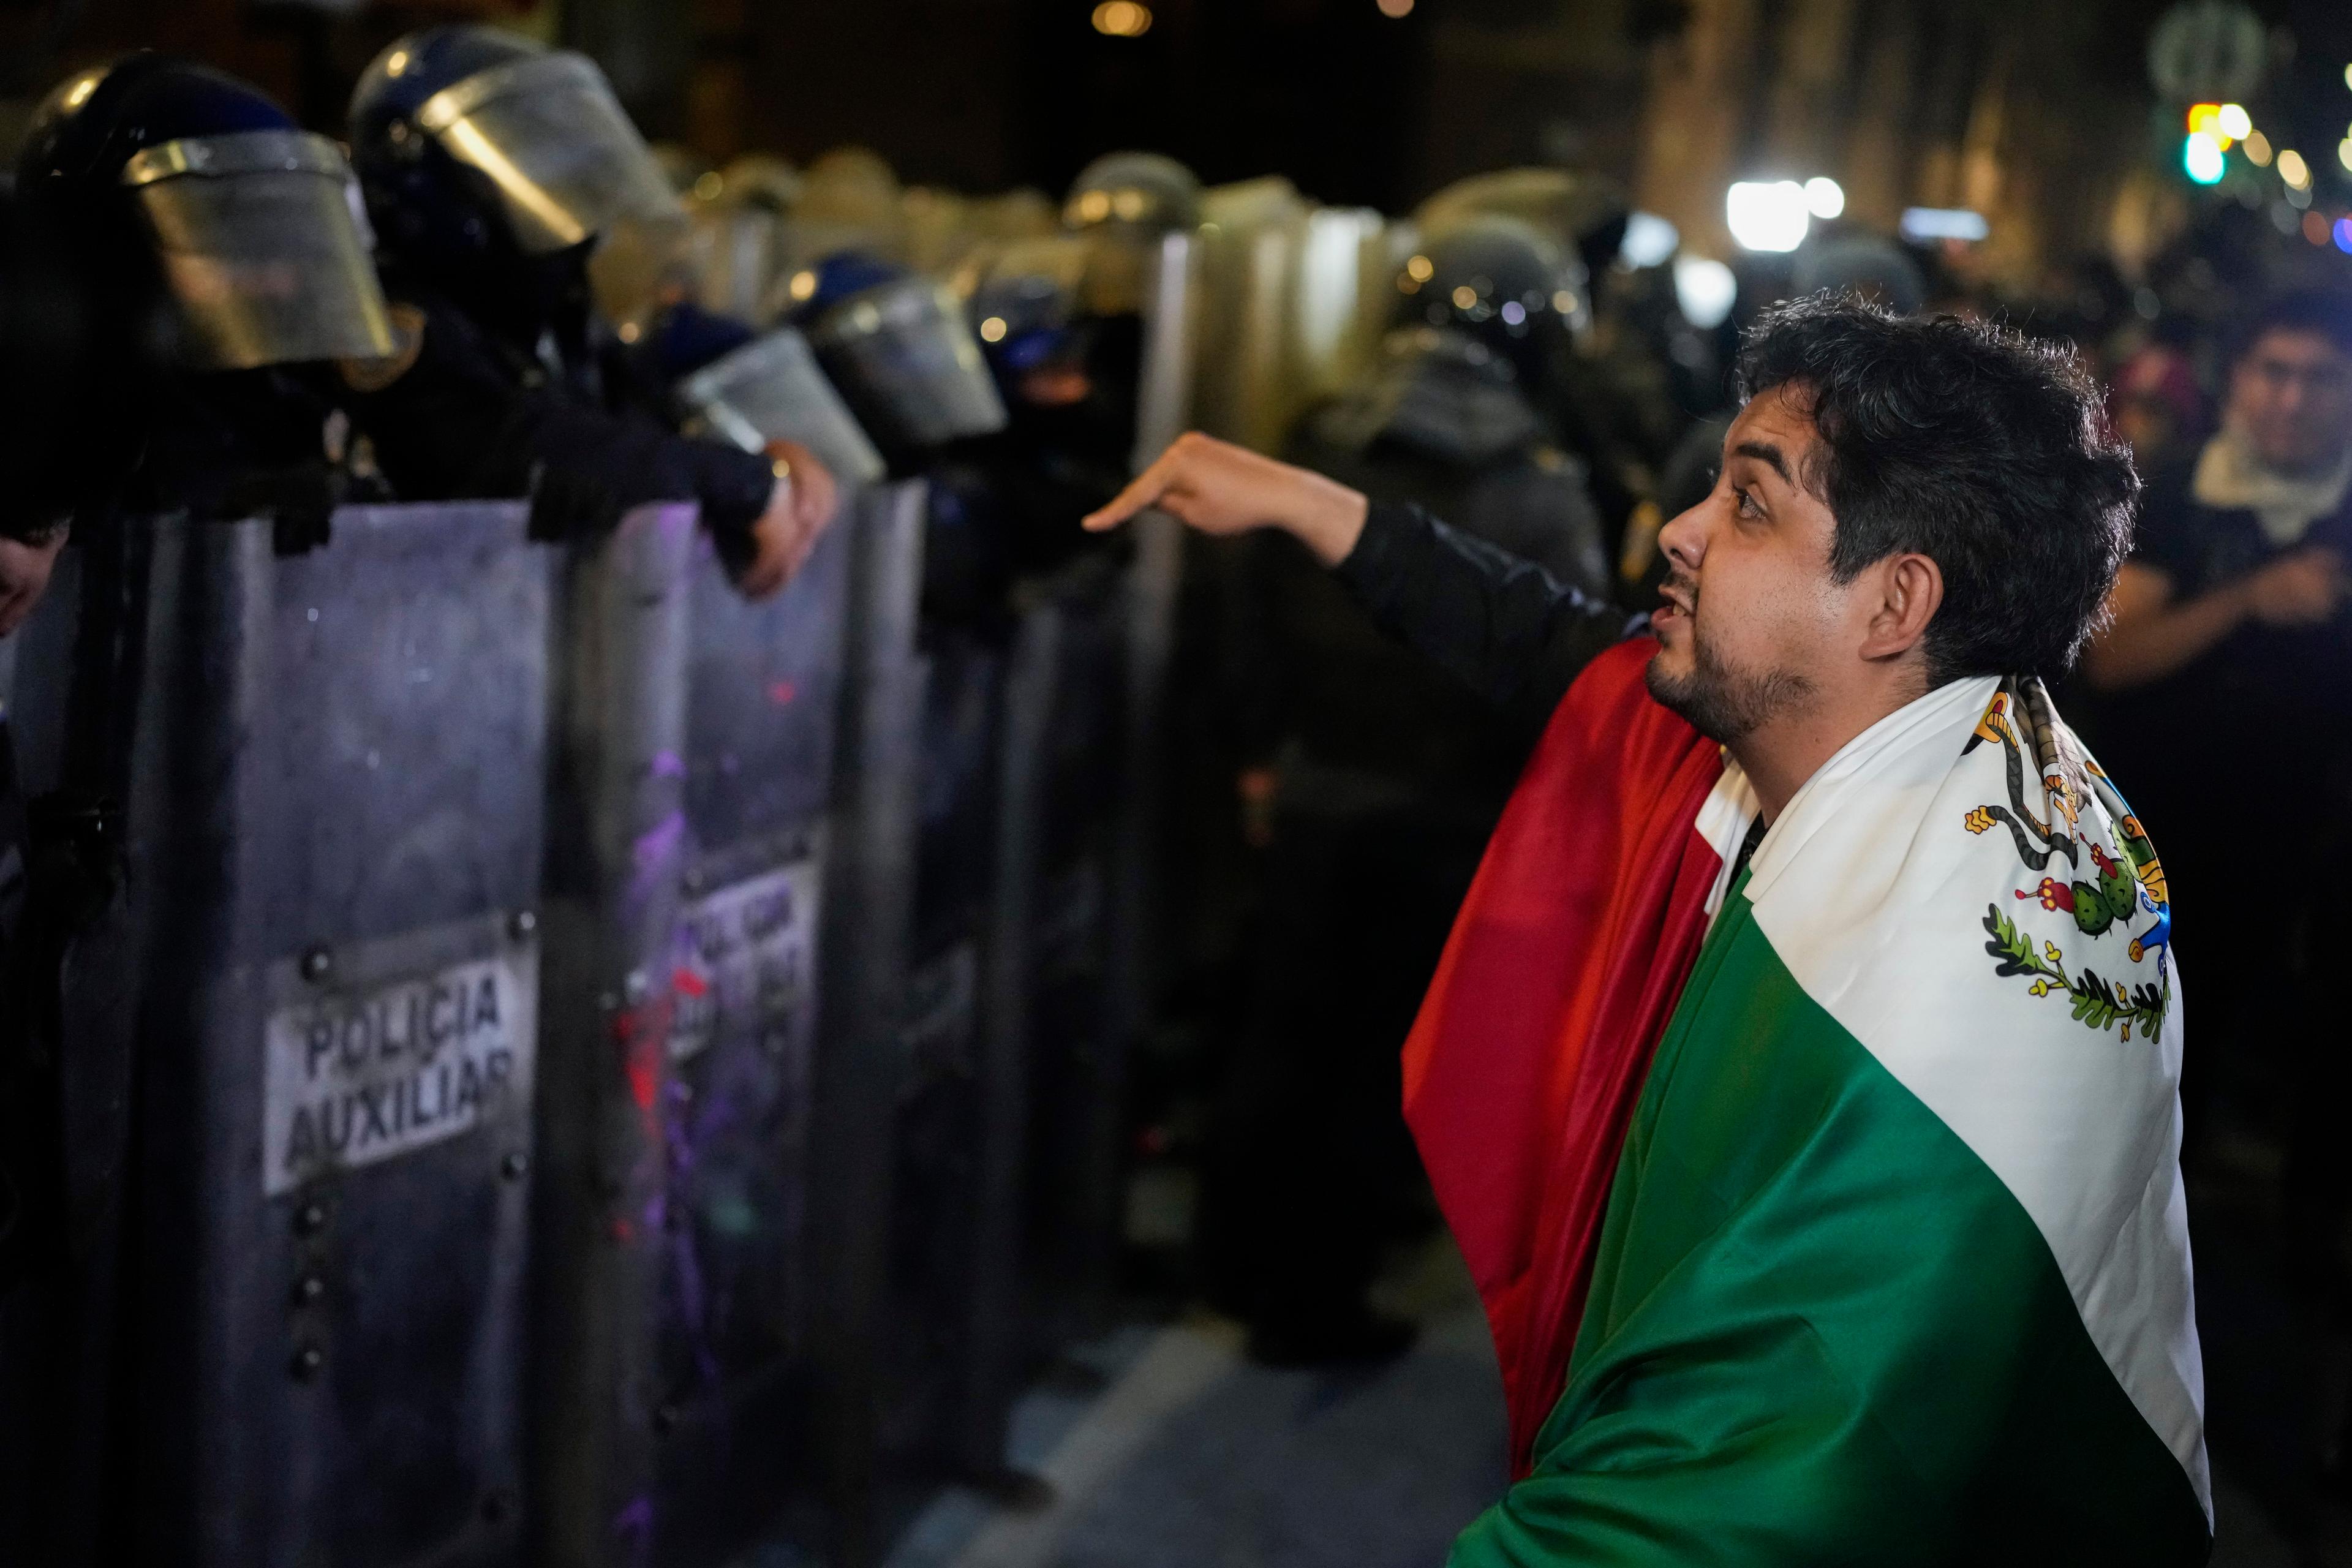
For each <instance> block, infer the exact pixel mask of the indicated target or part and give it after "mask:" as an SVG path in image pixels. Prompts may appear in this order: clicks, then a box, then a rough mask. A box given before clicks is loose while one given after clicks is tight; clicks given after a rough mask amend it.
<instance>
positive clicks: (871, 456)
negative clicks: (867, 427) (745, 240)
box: [677, 327, 884, 484]
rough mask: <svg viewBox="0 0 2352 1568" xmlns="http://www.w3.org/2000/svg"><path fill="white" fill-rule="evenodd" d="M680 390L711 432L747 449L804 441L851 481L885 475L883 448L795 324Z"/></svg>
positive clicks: (714, 364) (716, 363)
mask: <svg viewBox="0 0 2352 1568" xmlns="http://www.w3.org/2000/svg"><path fill="white" fill-rule="evenodd" d="M677 395H678V399H679V401H680V402H681V403H683V404H684V405H685V406H686V410H687V412H688V415H689V416H691V417H692V418H693V419H695V420H696V421H697V422H698V423H699V424H700V425H701V426H703V428H704V429H706V430H707V431H708V432H709V434H711V435H713V436H717V437H720V438H722V439H724V440H729V441H732V442H734V443H735V445H737V446H739V447H742V448H743V449H744V450H746V451H750V452H757V451H760V450H762V449H763V448H765V447H766V446H767V445H768V443H769V442H771V441H797V442H799V443H800V444H801V445H802V446H803V447H807V448H808V449H809V450H810V451H812V452H814V453H815V454H816V455H817V457H818V458H820V459H821V460H822V461H823V462H824V466H825V467H826V468H831V469H832V470H833V471H834V472H835V473H836V474H838V475H840V476H841V478H842V479H845V480H847V481H849V482H851V483H855V484H871V483H873V482H874V481H875V480H877V479H880V478H881V477H882V475H883V471H884V470H883V466H882V457H881V454H879V453H878V452H877V451H875V449H874V443H873V442H871V441H869V440H867V439H866V432H865V431H864V430H862V429H860V428H859V427H858V424H857V420H856V417H855V416H852V415H851V413H850V412H849V409H848V407H847V405H845V404H844V403H843V402H842V401H841V394H839V393H837V392H835V390H834V389H833V384H832V383H831V382H829V381H827V380H825V378H824V372H823V371H822V370H819V369H818V368H817V363H816V355H815V354H814V353H811V352H810V350H809V346H808V340H807V339H806V338H803V337H802V336H801V335H800V333H798V332H797V331H793V329H792V328H790V327H779V328H777V329H776V330H775V331H772V332H770V333H768V334H767V335H766V336H764V337H759V338H754V339H752V340H751V342H748V343H745V344H744V345H743V346H742V347H741V348H740V349H736V350H734V351H733V352H732V353H726V354H722V355H720V356H719V358H718V359H715V360H713V361H711V362H710V363H709V364H707V365H705V366H703V367H702V368H701V369H700V370H698V371H696V372H695V373H694V374H692V375H690V376H688V377H687V378H686V380H685V381H684V382H682V383H681V384H679V386H678V392H677Z"/></svg>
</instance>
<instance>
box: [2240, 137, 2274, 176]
mask: <svg viewBox="0 0 2352 1568" xmlns="http://www.w3.org/2000/svg"><path fill="white" fill-rule="evenodd" d="M2246 156H2247V157H2249V158H2252V160H2253V161H2254V163H2256V164H2257V165H2258V166H2260V167H2262V168H2265V169H2267V168H2269V167H2270V163H2271V139H2270V138H2269V137H2267V136H2265V135H2263V133H2262V132H2259V131H2257V132H2253V133H2252V134H2251V135H2249V136H2248V137H2247V138H2246Z"/></svg>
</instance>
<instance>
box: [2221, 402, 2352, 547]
mask: <svg viewBox="0 0 2352 1568" xmlns="http://www.w3.org/2000/svg"><path fill="white" fill-rule="evenodd" d="M2347 488H2352V450H2347V451H2346V453H2345V454H2344V457H2343V458H2341V459H2340V460H2339V461H2338V462H2337V463H2336V466H2335V467H2334V468H2324V469H2322V470H2320V471H2319V472H2318V473H2315V474H2309V475H2297V474H2282V473H2280V472H2279V471H2278V470H2277V469H2275V468H2271V467H2270V466H2269V465H2268V464H2266V463H2264V462H2263V460H2262V458H2260V457H2258V456H2257V455H2256V454H2255V452H2254V449H2253V448H2252V447H2251V446H2249V445H2248V444H2247V442H2246V440H2245V438H2244V437H2242V436H2241V435H2239V434H2238V432H2237V431H2235V430H2232V429H2229V428H2227V427H2224V428H2223V429H2222V431H2221V434H2219V435H2217V436H2215V437H2213V438H2212V439H2211V440H2210V441H2208V442H2206V443H2205V450H2204V451H2202V452H2201V453H2200V454H2198V458H2197V472H2196V474H2195V476H2194V477H2193V478H2191V479H2190V480H2189V494H2190V495H2192V496H2194V497H2195V498H2196V499H2197V500H2199V501H2200V503H2202V504H2203V505H2206V506H2210V507H2227V508H2231V509H2242V510H2247V511H2251V512H2252V513H2253V514H2254V516H2255V518H2256V519H2257V520H2258V521H2260V522H2261V523H2262V525H2263V537H2265V538H2267V539H2268V540H2269V541H2270V542H2272V543H2273V544H2274V545H2278V546H2280V547H2282V548H2284V546H2286V545H2290V544H2293V543H2294V542H2295V541H2297V540H2299V539H2301V538H2302V537H2303V536H2304V535H2305V533H2307V532H2309V531H2310V529H2311V525H2312V524H2313V523H2314V522H2315V521H2318V520H2319V519H2321V518H2323V517H2326V516H2329V515H2331V514H2332V513H2334V512H2335V510H2336V508H2338V507H2340V506H2342V505H2343V504H2344V494H2345V491H2346V489H2347Z"/></svg>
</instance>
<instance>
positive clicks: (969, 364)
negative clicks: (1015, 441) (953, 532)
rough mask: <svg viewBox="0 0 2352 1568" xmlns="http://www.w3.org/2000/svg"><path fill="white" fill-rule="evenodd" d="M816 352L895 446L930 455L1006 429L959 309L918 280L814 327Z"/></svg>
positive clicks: (848, 303) (870, 293)
mask: <svg viewBox="0 0 2352 1568" xmlns="http://www.w3.org/2000/svg"><path fill="white" fill-rule="evenodd" d="M815 342H816V348H817V352H818V353H820V354H822V355H823V356H824V363H826V365H827V366H829V367H830V368H832V369H834V370H835V372H836V373H837V375H838V378H839V379H840V381H841V383H842V384H843V385H844V387H845V389H847V390H848V391H849V393H850V395H851V396H852V397H853V399H855V400H856V402H857V403H858V404H859V405H861V406H862V407H865V408H867V409H869V410H870V411H871V413H872V415H873V416H874V417H875V418H876V419H877V420H880V421H883V422H885V423H887V426H888V429H889V435H890V436H891V437H892V438H893V439H896V440H898V441H902V442H904V443H906V444H907V445H908V446H913V447H936V446H939V445H940V444H942V443H944V442H948V441H953V440H958V439H960V438H961V437H967V436H986V435H990V434H992V433H993V432H995V431H998V430H1002V429H1003V428H1004V425H1005V414H1004V404H1003V400H1002V399H1000V398H999V397H998V396H997V395H996V383H995V381H994V380H993V379H992V378H991V377H990V375H989V374H988V365H987V362H985V361H984V360H982V358H981V354H980V344H979V342H978V341H977V340H975V339H974V338H973V337H972V335H971V326H970V325H969V324H967V323H966V321H964V315H963V309H962V306H961V302H960V301H959V300H957V299H956V297H955V296H954V295H953V294H951V293H950V292H949V291H948V290H947V289H943V288H941V287H940V286H939V285H938V284H936V283H932V282H930V281H929V280H927V279H919V278H902V279H898V280H896V281H894V282H889V283H884V284H879V285H877V287H875V288H872V289H866V291H865V292H863V293H860V294H853V295H852V296H850V297H849V298H848V299H846V300H843V301H842V302H841V303H840V304H839V305H837V306H835V308H834V309H833V310H831V311H829V312H827V314H826V315H825V317H824V320H823V321H819V322H818V323H817V327H816V332H815Z"/></svg>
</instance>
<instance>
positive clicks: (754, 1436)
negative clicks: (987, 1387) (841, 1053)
mask: <svg viewBox="0 0 2352 1568" xmlns="http://www.w3.org/2000/svg"><path fill="white" fill-rule="evenodd" d="M844 510H845V514H846V516H847V519H851V520H854V519H855V517H856V514H857V511H858V502H857V500H856V497H855V496H854V495H853V496H851V497H849V498H847V499H846V500H845V506H844ZM855 534H856V523H855V521H845V523H844V524H843V525H842V526H839V527H837V528H835V530H833V531H830V532H829V533H828V534H827V535H826V536H825V538H824V541H823V542H821V543H820V544H819V545H818V547H817V549H816V551H815V552H814V553H813V554H812V555H811V556H810V558H809V560H808V562H807V563H806V564H805V565H803V567H802V569H801V571H800V572H799V574H797V575H795V576H794V577H793V582H792V584H791V585H790V587H788V588H787V589H786V590H785V591H784V592H783V593H782V594H781V595H778V596H776V597H775V598H774V599H772V600H770V601H769V602H767V603H766V604H762V605H749V604H746V603H744V602H743V600H742V599H741V598H740V596H739V595H737V594H736V593H735V591H734V589H733V588H732V586H730V584H729V583H728V581H727V579H726V576H725V574H724V573H723V572H722V571H721V570H720V569H719V564H718V562H717V561H716V559H715V558H714V557H713V556H712V555H711V553H710V552H709V549H708V547H707V546H706V547H705V548H704V549H703V550H702V551H701V552H700V556H699V560H698V565H697V567H696V571H695V575H694V584H693V626H692V630H691V634H690V635H691V638H692V643H691V648H692V652H691V658H690V663H689V666H688V686H687V724H686V750H685V763H686V831H687V845H686V853H685V863H684V867H683V871H682V879H681V882H680V889H681V898H680V902H679V906H678V921H677V940H676V943H675V946H674V949H673V952H672V954H671V958H670V987H671V992H672V995H673V997H674V998H675V1007H676V1011H675V1013H674V1014H673V1016H672V1018H671V1023H670V1030H669V1058H670V1078H669V1082H668V1085H667V1089H666V1092H665V1094H664V1097H663V1099H662V1101H661V1120H662V1124H663V1133H664V1142H665V1145H666V1157H667V1163H668V1184H667V1192H666V1194H665V1197H664V1208H663V1220H664V1226H663V1231H664V1234H663V1237H662V1240H661V1243H660V1247H661V1253H662V1264H661V1270H662V1285H661V1295H660V1316H659V1320H658V1322H657V1325H656V1327H657V1331H658V1334H659V1343H658V1347H657V1353H658V1361H657V1364H656V1375H657V1377H658V1379H659V1384H658V1387H657V1390H656V1396H657V1399H658V1401H659V1402H658V1403H657V1404H656V1406H655V1409H654V1422H655V1430H656V1435H657V1447H656V1453H657V1458H656V1489H655V1494H654V1496H655V1531H656V1534H655V1539H656V1542H657V1548H656V1552H655V1561H656V1562H657V1563H665V1564H696V1565H700V1564H717V1563H722V1562H726V1561H730V1560H732V1559H733V1558H734V1557H735V1556H736V1555H737V1554H739V1553H740V1552H742V1551H743V1550H744V1549H745V1548H746V1547H747V1546H749V1545H751V1544H752V1543H753V1542H757V1541H759V1540H761V1538H763V1537H765V1536H767V1535H769V1534H770V1533H771V1532H772V1531H776V1532H781V1531H782V1529H783V1527H785V1526H787V1525H788V1524H789V1523H791V1522H793V1521H787V1520H785V1518H784V1515H785V1513H786V1511H787V1504H788V1503H790V1502H794V1501H804V1500H808V1499H809V1498H811V1497H812V1496H813V1494H814V1486H813V1484H812V1483H813V1478H812V1477H811V1476H810V1474H809V1468H808V1466H807V1465H806V1463H805V1461H804V1458H803V1454H802V1453H801V1451H800V1450H801V1447H802V1446H803V1444H804V1443H805V1441H806V1438H807V1435H808V1434H807V1428H806V1418H805V1415H806V1412H805V1406H806V1400H805V1397H804V1387H803V1384H804V1379H803V1377H802V1376H801V1375H800V1370H801V1369H800V1367H799V1365H798V1360H797V1358H798V1356H799V1352H801V1350H802V1347H803V1342H804V1340H805V1334H804V1332H803V1321H804V1318H805V1310H806V1302H805V1300H804V1294H805V1291H806V1289H807V1279H806V1268H805V1251H804V1247H803V1226H804V1220H805V1209H806V1203H807V1185H808V1183H807V1177H808V1171H807V1161H808V1135H809V1127H810V1120H811V1109H812V1108H811V1101H810V1094H811V1089H812V1080H813V1073H814V1046H815V1035H816V1019H817V1004H818V995H817V969H818V965H819V963H820V962H821V960H822V952H823V949H822V946H821V940H820V938H821V933H820V928H819V920H818V916H819V913H820V910H822V909H823V907H824V881H825V872H826V858H827V856H826V851H827V845H828V837H829V826H830V818H831V815H832V809H833V805H834V801H833V777H834V751H835V730H836V725H837V721H838V718H839V714H840V706H841V677H842V658H843V653H844V638H845V629H846V618H847V617H846V612H847V608H848V605H847V595H848V590H849V566H850V554H851V552H852V549H853V547H854V544H855V538H854V536H855Z"/></svg>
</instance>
